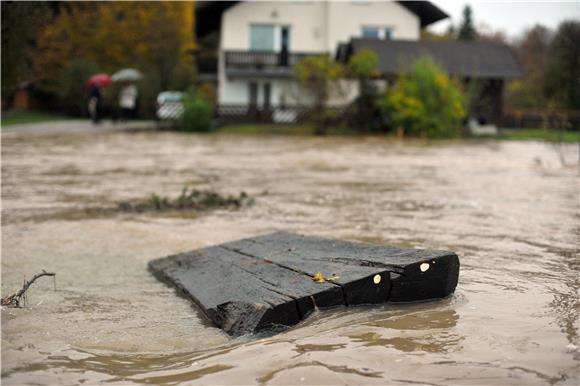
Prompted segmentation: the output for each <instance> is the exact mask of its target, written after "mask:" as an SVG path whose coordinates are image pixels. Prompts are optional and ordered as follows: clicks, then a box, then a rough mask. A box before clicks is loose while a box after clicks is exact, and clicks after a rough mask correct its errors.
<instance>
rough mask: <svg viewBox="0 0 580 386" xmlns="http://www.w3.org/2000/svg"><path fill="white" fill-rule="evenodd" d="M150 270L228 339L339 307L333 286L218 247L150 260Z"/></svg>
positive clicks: (339, 296) (341, 300)
mask: <svg viewBox="0 0 580 386" xmlns="http://www.w3.org/2000/svg"><path fill="white" fill-rule="evenodd" d="M149 268H150V270H151V271H152V272H153V273H154V274H155V275H156V276H157V277H158V278H160V279H161V280H163V281H166V282H168V283H170V284H173V285H174V286H175V287H177V288H178V290H180V291H181V292H182V293H183V294H184V295H185V296H187V297H189V298H191V299H192V300H193V301H194V302H195V303H196V304H197V305H199V307H200V308H201V309H202V310H203V311H204V313H205V314H206V315H207V316H208V317H209V319H210V320H211V321H212V322H213V323H215V324H216V325H217V326H218V327H220V328H222V329H223V330H224V331H226V332H227V333H229V334H232V335H240V334H244V333H248V332H255V331H260V330H263V329H268V328H272V327H275V326H290V325H294V324H296V323H298V322H299V321H300V320H301V319H303V318H304V317H306V316H307V315H308V314H309V313H310V312H311V311H312V310H313V309H314V308H315V307H316V306H318V307H332V306H336V305H343V304H344V297H343V294H342V290H341V288H340V286H338V285H336V284H333V283H331V282H327V283H316V282H314V281H313V280H312V278H311V277H310V276H306V275H304V274H301V273H297V272H294V271H291V270H288V269H285V268H282V267H279V266H277V265H275V264H272V263H269V262H267V261H266V260H263V259H256V258H252V257H248V256H245V255H242V254H239V253H236V252H232V251H229V250H227V249H224V248H222V247H220V246H216V247H209V248H203V249H199V250H196V251H191V252H187V253H183V254H179V255H175V256H170V257H168V258H163V259H158V260H154V261H151V262H150V263H149Z"/></svg>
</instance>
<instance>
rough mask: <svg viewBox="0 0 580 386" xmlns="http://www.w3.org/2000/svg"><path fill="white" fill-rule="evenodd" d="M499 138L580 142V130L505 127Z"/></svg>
mask: <svg viewBox="0 0 580 386" xmlns="http://www.w3.org/2000/svg"><path fill="white" fill-rule="evenodd" d="M498 138H499V139H505V140H515V141H550V142H580V131H562V132H558V131H554V130H544V129H503V130H501V132H500V134H499V136H498Z"/></svg>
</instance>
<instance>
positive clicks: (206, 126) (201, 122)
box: [181, 93, 213, 131]
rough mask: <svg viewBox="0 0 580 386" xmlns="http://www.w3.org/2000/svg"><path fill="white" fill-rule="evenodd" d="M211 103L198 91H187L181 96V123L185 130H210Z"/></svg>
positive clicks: (211, 117)
mask: <svg viewBox="0 0 580 386" xmlns="http://www.w3.org/2000/svg"><path fill="white" fill-rule="evenodd" d="M212 119H213V105H212V104H211V103H210V102H209V101H208V100H207V99H206V98H205V97H203V96H202V95H201V94H199V93H188V94H186V96H185V97H184V98H183V115H182V117H181V124H182V128H183V130H186V131H210V130H211V129H212Z"/></svg>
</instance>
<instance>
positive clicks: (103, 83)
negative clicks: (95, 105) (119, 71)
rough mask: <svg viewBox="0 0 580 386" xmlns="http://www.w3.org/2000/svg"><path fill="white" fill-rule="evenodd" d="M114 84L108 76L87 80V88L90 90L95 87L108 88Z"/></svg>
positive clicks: (98, 76) (98, 75)
mask: <svg viewBox="0 0 580 386" xmlns="http://www.w3.org/2000/svg"><path fill="white" fill-rule="evenodd" d="M112 82H113V80H112V79H111V77H110V76H109V75H107V74H96V75H93V76H91V77H90V78H89V80H87V84H86V87H87V88H89V87H91V86H93V85H97V86H100V87H107V86H108V85H110V84H111V83H112Z"/></svg>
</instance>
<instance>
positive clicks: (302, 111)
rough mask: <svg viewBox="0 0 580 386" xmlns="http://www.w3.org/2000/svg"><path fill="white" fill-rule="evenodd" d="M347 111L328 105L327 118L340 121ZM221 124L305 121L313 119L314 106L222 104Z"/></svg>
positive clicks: (217, 110) (219, 119)
mask: <svg viewBox="0 0 580 386" xmlns="http://www.w3.org/2000/svg"><path fill="white" fill-rule="evenodd" d="M345 113H346V108H345V107H328V108H327V109H326V117H325V119H326V120H327V121H328V123H333V121H336V122H339V121H340V120H341V119H342V117H343V116H344V115H345ZM216 115H217V119H218V121H219V123H220V124H231V123H280V124H291V123H305V122H308V121H309V120H311V119H313V117H314V115H315V114H314V111H313V108H312V106H284V107H282V106H270V107H257V106H251V105H243V104H238V105H236V104H229V105H228V104H222V105H219V106H217V108H216Z"/></svg>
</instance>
